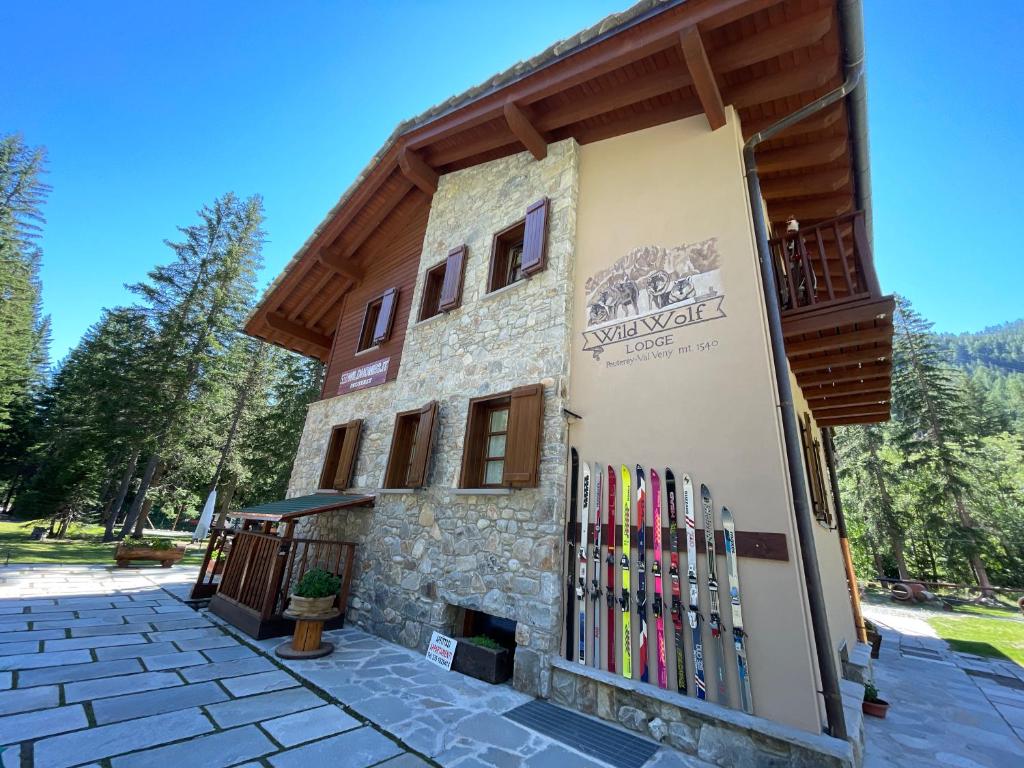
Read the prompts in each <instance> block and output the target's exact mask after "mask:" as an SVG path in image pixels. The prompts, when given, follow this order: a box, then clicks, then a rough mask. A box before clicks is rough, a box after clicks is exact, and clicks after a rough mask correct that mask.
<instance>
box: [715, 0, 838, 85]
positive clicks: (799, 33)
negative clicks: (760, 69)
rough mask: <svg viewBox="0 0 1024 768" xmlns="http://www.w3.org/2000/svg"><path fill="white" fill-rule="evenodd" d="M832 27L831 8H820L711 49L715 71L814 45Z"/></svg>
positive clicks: (723, 70)
mask: <svg viewBox="0 0 1024 768" xmlns="http://www.w3.org/2000/svg"><path fill="white" fill-rule="evenodd" d="M831 28H832V9H831V8H829V7H825V8H821V9H819V10H817V11H814V12H813V13H808V14H805V15H803V16H800V17H798V18H796V19H794V20H793V21H787V22H785V23H783V24H779V25H777V26H772V27H769V28H768V29H766V30H764V31H761V32H758V33H757V34H755V35H751V36H750V37H748V38H745V39H743V40H740V41H739V42H737V43H732V44H731V45H726V46H723V47H721V48H719V49H717V50H714V51H711V53H710V58H711V65H712V66H713V67H714V70H715V71H716V72H733V71H735V70H737V69H743V67H749V66H750V65H751V64H757V63H758V62H761V61H767V60H769V59H774V58H775V57H776V56H781V55H782V54H785V53H789V52H791V51H795V50H797V49H798V48H805V47H807V46H809V45H814V44H815V43H816V42H818V41H819V40H821V38H823V37H824V36H825V35H826V34H828V31H829V30H830V29H831Z"/></svg>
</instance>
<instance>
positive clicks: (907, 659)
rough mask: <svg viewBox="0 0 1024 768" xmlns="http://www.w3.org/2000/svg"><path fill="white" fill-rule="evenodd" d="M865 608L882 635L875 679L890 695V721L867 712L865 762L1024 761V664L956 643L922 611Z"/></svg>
mask: <svg viewBox="0 0 1024 768" xmlns="http://www.w3.org/2000/svg"><path fill="white" fill-rule="evenodd" d="M864 613H865V615H866V616H867V617H868V618H870V619H871V620H872V621H874V622H875V623H876V624H877V625H878V626H879V629H880V630H881V632H882V635H883V640H882V649H881V653H880V656H879V658H878V659H876V660H875V662H874V675H875V685H876V686H877V687H878V690H879V695H880V696H881V697H882V698H884V699H886V700H887V701H889V702H890V708H889V714H888V716H887V717H886V718H885V719H884V720H879V719H878V718H874V717H866V718H864V721H865V728H866V732H867V741H866V746H865V752H864V768H883V767H884V768H924V767H925V766H927V768H1011V766H1019V765H1024V668H1022V667H1020V666H1018V665H1017V664H1014V663H1012V662H1004V661H997V660H993V659H983V658H980V657H977V656H970V655H967V654H962V653H956V652H954V651H952V650H950V648H949V646H948V645H947V643H946V642H944V641H943V640H941V639H940V638H939V637H937V635H936V634H935V631H934V630H933V629H932V628H931V626H930V625H929V624H928V623H927V622H926V621H924V620H923V619H922V618H921V617H920V613H919V612H914V613H912V612H909V611H907V610H905V609H899V608H896V607H894V608H893V609H888V608H884V607H881V606H871V607H867V606H865V611H864ZM969 671H973V672H980V673H983V675H985V676H977V675H971V674H968V672H969ZM988 675H995V676H997V677H999V678H1004V683H1005V678H1009V680H1010V681H1013V680H1018V681H1020V683H1021V686H1022V687H1021V688H1017V687H1008V686H1007V685H1005V684H1001V683H1000V682H997V681H996V680H995V679H993V678H991V677H988Z"/></svg>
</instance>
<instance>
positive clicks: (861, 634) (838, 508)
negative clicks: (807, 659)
mask: <svg viewBox="0 0 1024 768" xmlns="http://www.w3.org/2000/svg"><path fill="white" fill-rule="evenodd" d="M821 431H822V434H823V436H824V440H823V441H822V442H823V443H824V444H825V463H826V464H828V479H829V482H830V484H831V486H832V502H833V506H834V509H835V513H836V529H837V530H838V532H839V546H840V548H841V549H842V551H843V568H844V569H846V583H847V585H848V586H849V588H850V609H851V610H852V611H853V628H854V629H855V630H856V631H857V639H858V640H860V641H861V642H862V643H866V642H867V641H868V634H867V630H865V628H864V614H863V613H862V612H861V608H860V589H859V587H858V586H857V571H856V570H854V567H853V557H852V556H851V555H850V539H849V537H848V536H847V534H846V515H844V514H843V500H842V499H841V498H840V497H839V476H838V475H837V474H836V447H835V444H834V443H833V442H832V429H831V427H829V428H826V429H823V430H821Z"/></svg>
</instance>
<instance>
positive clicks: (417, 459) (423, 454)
mask: <svg viewBox="0 0 1024 768" xmlns="http://www.w3.org/2000/svg"><path fill="white" fill-rule="evenodd" d="M436 420H437V401H436V400H434V401H433V402H431V403H430V404H429V405H426V406H424V407H423V409H422V410H421V411H420V419H419V424H418V425H417V426H416V442H415V443H414V445H413V449H412V456H410V457H409V474H408V475H407V476H406V478H405V484H406V486H407V487H409V488H422V487H423V486H424V485H426V481H427V463H428V462H429V461H430V446H431V443H433V437H434V423H435V422H436Z"/></svg>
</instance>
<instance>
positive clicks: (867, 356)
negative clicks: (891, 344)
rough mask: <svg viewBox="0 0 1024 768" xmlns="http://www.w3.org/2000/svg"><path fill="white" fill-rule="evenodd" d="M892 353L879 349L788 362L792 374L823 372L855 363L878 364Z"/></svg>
mask: <svg viewBox="0 0 1024 768" xmlns="http://www.w3.org/2000/svg"><path fill="white" fill-rule="evenodd" d="M891 356H892V352H891V351H890V350H888V349H883V348H881V347H878V348H875V349H861V350H857V351H854V352H841V353H840V354H838V355H822V356H821V357H808V358H803V359H801V360H790V361H789V367H790V370H792V371H793V373H804V372H807V371H824V370H827V369H830V368H839V367H845V366H848V365H853V364H855V363H875V362H877V363H880V362H882V361H884V360H888V359H889V358H890V357H891Z"/></svg>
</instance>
